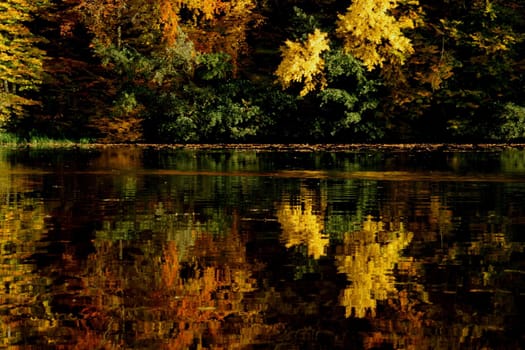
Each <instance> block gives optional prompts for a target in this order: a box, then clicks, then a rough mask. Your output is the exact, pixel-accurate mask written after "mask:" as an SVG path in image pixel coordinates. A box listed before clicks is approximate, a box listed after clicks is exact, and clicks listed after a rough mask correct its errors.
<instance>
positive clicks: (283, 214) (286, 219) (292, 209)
mask: <svg viewBox="0 0 525 350" xmlns="http://www.w3.org/2000/svg"><path fill="white" fill-rule="evenodd" d="M323 198H324V197H323V196H321V205H320V209H318V210H315V208H314V193H312V192H311V191H309V190H307V189H304V188H303V189H301V197H300V201H299V202H297V203H292V201H291V200H290V198H284V199H283V200H282V201H281V203H279V204H278V205H277V220H278V221H279V223H280V224H281V230H282V232H281V239H282V241H283V242H285V245H286V248H290V247H293V246H298V245H302V244H304V245H306V247H307V249H308V255H309V256H312V257H313V258H314V259H319V257H321V256H322V255H324V254H325V248H326V246H327V245H328V243H329V239H328V236H324V235H323V230H324V208H325V207H326V204H325V203H324V202H325V199H323Z"/></svg>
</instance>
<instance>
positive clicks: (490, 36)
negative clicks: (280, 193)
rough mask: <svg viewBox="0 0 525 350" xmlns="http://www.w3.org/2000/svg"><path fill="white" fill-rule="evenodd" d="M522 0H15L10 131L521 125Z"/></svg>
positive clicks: (1, 8) (377, 130)
mask: <svg viewBox="0 0 525 350" xmlns="http://www.w3.org/2000/svg"><path fill="white" fill-rule="evenodd" d="M524 12H525V2H524V1H522V0H516V1H502V0H494V1H485V0H483V1H482V0H479V1H478V0H474V1H468V2H465V1H444V0H443V1H438V2H436V1H428V0H420V1H419V2H418V1H411V0H400V1H395V2H392V1H387V0H375V1H364V0H354V1H348V2H347V3H344V2H343V3H342V2H338V1H333V0H317V1H266V0H232V1H221V0H182V1H172V0H155V1H144V0H126V1H124V0H90V1H87V0H64V1H58V0H54V1H53V0H42V1H36V2H35V1H29V0H12V1H8V2H4V3H3V4H1V5H0V24H1V33H2V41H1V42H0V49H1V50H0V51H1V52H2V55H1V57H2V58H1V59H0V83H1V84H0V122H1V125H2V128H3V130H4V132H5V133H12V134H16V135H18V136H20V137H22V138H30V137H32V136H46V137H51V138H57V139H61V138H66V139H81V138H87V139H90V140H94V141H95V140H96V141H102V142H155V143H159V142H163V143H171V142H188V143H190V142H345V143H351V142H418V141H425V142H438V141H439V142H445V141H451V142H483V141H491V142H493V141H497V142H509V141H518V140H523V139H524V137H525V103H524V102H523V101H524V97H525V91H524V89H525V88H524V86H525V83H524V71H525V58H524V57H523V54H522V52H525V50H524V42H523V39H524V27H525V19H524V17H523V15H522V14H523V13H524Z"/></svg>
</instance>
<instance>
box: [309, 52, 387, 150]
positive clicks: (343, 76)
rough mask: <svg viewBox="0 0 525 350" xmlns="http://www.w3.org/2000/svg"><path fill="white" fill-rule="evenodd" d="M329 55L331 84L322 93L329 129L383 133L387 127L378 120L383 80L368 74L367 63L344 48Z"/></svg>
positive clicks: (370, 135)
mask: <svg viewBox="0 0 525 350" xmlns="http://www.w3.org/2000/svg"><path fill="white" fill-rule="evenodd" d="M325 57H326V58H325V60H326V70H327V73H326V75H327V78H328V86H329V87H328V88H326V89H324V90H323V91H320V92H319V93H318V97H319V99H320V107H321V108H322V110H323V111H324V112H325V114H323V119H324V120H325V124H326V127H325V128H326V131H325V133H327V134H329V135H331V136H332V137H342V138H347V137H352V138H358V139H363V138H364V139H368V140H377V139H380V138H381V137H383V135H384V130H382V127H381V126H380V123H378V120H374V115H375V111H376V109H377V107H378V104H379V99H378V98H377V91H378V87H379V82H378V81H376V80H373V79H370V78H369V77H367V74H366V71H365V68H364V66H363V64H362V63H361V62H360V61H359V60H357V59H356V58H355V57H353V56H352V55H350V54H346V53H344V52H343V50H332V51H330V52H329V53H327V54H326V55H325Z"/></svg>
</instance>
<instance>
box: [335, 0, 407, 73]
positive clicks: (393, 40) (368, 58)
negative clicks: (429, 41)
mask: <svg viewBox="0 0 525 350" xmlns="http://www.w3.org/2000/svg"><path fill="white" fill-rule="evenodd" d="M396 7H397V1H396V0H355V1H353V2H352V4H351V5H350V7H348V9H347V12H346V13H345V14H344V15H339V20H338V21H337V29H336V33H337V34H338V35H339V36H340V37H341V38H342V39H343V41H344V47H345V50H346V51H347V52H349V53H351V54H352V55H354V56H355V57H357V58H358V59H360V60H361V61H363V63H364V64H365V65H366V67H367V68H368V69H369V70H372V69H374V68H375V67H376V66H379V67H382V66H383V63H384V62H385V61H389V62H399V63H401V64H402V63H403V61H404V59H405V57H406V56H407V55H410V54H412V53H413V52H414V49H413V47H412V44H411V42H410V40H409V39H408V38H407V37H405V36H404V35H403V33H402V30H403V29H410V28H414V26H415V22H414V21H415V19H416V18H415V15H411V16H404V17H400V18H395V17H394V16H393V15H392V14H391V13H392V11H393V10H394V9H395V8H396ZM412 17H414V18H412Z"/></svg>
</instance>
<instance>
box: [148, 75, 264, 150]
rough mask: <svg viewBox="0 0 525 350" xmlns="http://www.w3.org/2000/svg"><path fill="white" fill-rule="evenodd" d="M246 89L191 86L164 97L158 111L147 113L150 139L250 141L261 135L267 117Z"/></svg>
mask: <svg viewBox="0 0 525 350" xmlns="http://www.w3.org/2000/svg"><path fill="white" fill-rule="evenodd" d="M243 86H244V84H243V82H242V81H236V82H232V83H225V84H223V85H221V86H219V87H217V88H214V87H212V86H206V87H199V86H196V85H194V84H188V85H185V86H184V88H183V89H182V90H181V91H179V92H178V93H175V92H169V93H166V94H163V95H161V96H160V103H159V104H156V106H157V108H156V109H153V108H152V109H148V110H147V112H148V115H147V116H146V121H145V123H146V126H145V128H146V133H147V136H148V137H149V138H155V139H161V140H162V141H163V142H217V141H220V142H226V141H243V140H247V139H248V138H249V137H250V136H254V135H256V133H257V132H258V130H259V128H260V119H261V118H263V115H262V110H261V108H260V107H259V106H257V105H254V104H253V103H252V102H250V100H249V98H250V96H248V95H247V94H246V91H243V90H244V89H243ZM245 94H246V95H245ZM245 97H246V99H245ZM158 106H162V108H160V109H159V108H158Z"/></svg>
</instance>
